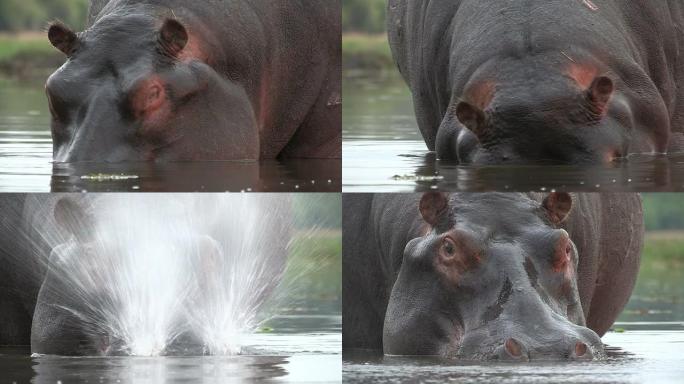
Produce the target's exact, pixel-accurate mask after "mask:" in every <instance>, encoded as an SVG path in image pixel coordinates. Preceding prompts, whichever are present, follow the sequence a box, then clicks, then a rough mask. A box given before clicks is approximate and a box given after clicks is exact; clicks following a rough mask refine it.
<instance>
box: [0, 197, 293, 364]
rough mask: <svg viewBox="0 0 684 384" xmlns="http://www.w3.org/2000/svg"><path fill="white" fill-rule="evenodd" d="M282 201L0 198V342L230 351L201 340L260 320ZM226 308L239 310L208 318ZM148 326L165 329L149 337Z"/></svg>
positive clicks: (280, 260) (57, 351) (59, 348)
mask: <svg viewBox="0 0 684 384" xmlns="http://www.w3.org/2000/svg"><path fill="white" fill-rule="evenodd" d="M289 203H290V199H289V197H288V196H278V195H272V196H238V195H235V196H234V197H232V198H227V197H226V196H220V195H205V196H190V195H166V197H164V198H160V196H154V195H149V196H140V197H135V196H126V195H116V194H114V195H110V194H90V195H70V194H49V195H16V196H13V197H12V198H11V199H10V198H9V197H3V198H2V199H0V205H1V206H2V207H15V208H14V209H13V210H12V211H4V212H12V215H8V216H6V218H7V217H11V218H10V219H3V229H6V230H3V231H2V234H3V235H2V239H1V240H2V242H0V251H1V252H0V257H1V258H0V261H1V262H2V264H1V265H2V268H0V277H2V280H0V283H1V284H2V286H3V290H2V291H0V306H1V307H0V308H1V309H2V311H0V313H1V315H0V317H2V318H3V320H4V324H5V325H4V326H3V329H2V330H1V331H0V345H29V344H30V348H31V352H32V353H34V354H40V355H42V354H48V355H63V356H121V355H151V354H153V355H203V354H219V353H223V354H226V353H235V352H239V350H236V349H234V347H235V345H237V346H238V347H239V344H237V342H236V341H234V340H216V339H218V337H212V338H209V336H214V335H216V334H218V331H219V330H218V329H215V327H216V326H222V325H225V324H226V323H227V322H229V321H232V320H234V318H233V317H231V316H238V315H241V316H242V315H244V316H246V317H248V318H249V319H256V321H258V319H259V318H260V311H261V310H262V309H263V306H264V305H265V303H266V302H267V300H268V299H269V298H270V297H271V296H272V293H273V291H274V290H275V289H276V287H277V286H278V284H279V283H280V281H281V280H282V276H283V273H284V271H285V268H286V261H287V253H288V252H287V250H288V244H289V242H290V239H291V235H292V233H291V230H292V225H291V221H290V219H291V215H290V214H289V206H290V204H289ZM146 209H147V210H146ZM137 212H140V213H143V212H145V213H143V214H142V215H140V214H139V213H137ZM155 212H156V213H155ZM189 212H194V214H192V215H190V216H188V214H189ZM226 212H232V213H235V214H236V216H235V217H233V216H232V215H225V213H226ZM136 215H140V216H136ZM257 218H261V219H262V220H266V222H261V221H259V220H258V219H257ZM5 221H6V222H5ZM256 228H258V231H257V230H256ZM18 229H20V230H18ZM255 255H258V257H255ZM141 256H144V257H141ZM247 256H250V257H247ZM255 263H256V264H255ZM160 265H162V266H163V268H160ZM5 266H7V268H5ZM150 270H153V271H155V272H154V273H150V272H149V271H150ZM122 271H124V272H122ZM230 276H245V278H244V279H243V280H240V284H241V286H243V287H245V288H243V289H242V290H240V289H238V290H235V289H234V287H232V286H231V284H234V283H235V281H236V280H235V279H239V278H235V279H233V278H231V279H228V280H227V277H230ZM7 277H9V279H8V278H7ZM231 287H232V288H231ZM5 288H6V289H5ZM234 292H237V296H235V295H233V293H234ZM226 301H230V302H231V305H235V306H239V308H240V312H239V314H234V313H233V312H234V311H233V312H231V311H228V310H226V311H223V312H225V313H223V312H221V311H219V312H218V313H216V312H215V310H216V308H225V307H226ZM155 309H156V310H157V311H155ZM230 324H232V325H233V326H234V327H237V326H238V325H241V324H242V323H241V322H240V321H235V322H233V323H230ZM256 325H257V323H255V322H254V320H251V322H246V323H245V324H244V325H243V326H244V327H245V329H238V330H237V333H238V334H237V335H233V336H235V337H237V336H239V332H240V331H242V332H245V331H250V330H251V329H248V328H249V327H250V326H252V327H254V326H256ZM157 330H162V331H164V332H165V331H166V330H168V332H167V333H163V334H161V336H162V337H161V338H160V337H158V336H159V335H150V334H151V333H152V332H157ZM221 331H223V332H222V333H221V334H220V335H221V336H223V335H224V334H227V333H228V331H229V330H227V329H221ZM148 335H150V336H151V337H149V338H148V337H147V336H148ZM152 336H156V337H152ZM167 336H168V337H167ZM228 336H231V335H228ZM207 340H209V341H207ZM160 341H161V342H160ZM150 343H153V344H152V345H151V344H150ZM226 346H227V347H226ZM231 348H233V349H231Z"/></svg>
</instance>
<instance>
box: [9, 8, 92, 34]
mask: <svg viewBox="0 0 684 384" xmlns="http://www.w3.org/2000/svg"><path fill="white" fill-rule="evenodd" d="M87 11H88V0H0V31H3V32H6V31H10V32H21V31H39V30H41V29H43V28H45V25H46V24H47V23H48V21H50V20H54V19H59V20H61V21H63V22H65V23H67V24H68V25H71V26H72V27H74V28H82V27H83V23H84V21H85V19H86V14H87Z"/></svg>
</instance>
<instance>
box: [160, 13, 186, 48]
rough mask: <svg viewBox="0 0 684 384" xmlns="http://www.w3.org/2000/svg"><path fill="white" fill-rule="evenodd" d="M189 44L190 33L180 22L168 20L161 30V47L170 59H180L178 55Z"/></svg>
mask: <svg viewBox="0 0 684 384" xmlns="http://www.w3.org/2000/svg"><path fill="white" fill-rule="evenodd" d="M187 44H188V31H187V30H186V29H185V27H184V26H183V24H181V23H180V22H179V21H178V20H174V19H166V20H164V25H162V27H161V29H160V30H159V46H160V47H161V49H162V51H163V52H164V53H165V54H166V55H167V56H169V57H174V58H175V57H178V54H179V53H180V52H181V51H182V50H183V49H184V48H185V46H186V45H187Z"/></svg>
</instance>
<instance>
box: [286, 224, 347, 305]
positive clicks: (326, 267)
mask: <svg viewBox="0 0 684 384" xmlns="http://www.w3.org/2000/svg"><path fill="white" fill-rule="evenodd" d="M284 281H285V282H286V285H288V286H290V287H291V288H293V290H292V291H290V292H288V295H289V296H290V297H291V298H292V299H294V301H295V302H299V303H300V304H308V305H310V304H311V303H318V304H319V306H321V308H325V309H331V308H333V309H335V308H337V309H338V310H339V308H340V306H341V303H342V232H341V231H340V230H319V231H314V232H313V233H306V232H301V233H298V234H297V235H296V236H295V237H294V239H293V241H292V244H291V245H290V257H289V260H288V265H287V269H286V271H285V276H284Z"/></svg>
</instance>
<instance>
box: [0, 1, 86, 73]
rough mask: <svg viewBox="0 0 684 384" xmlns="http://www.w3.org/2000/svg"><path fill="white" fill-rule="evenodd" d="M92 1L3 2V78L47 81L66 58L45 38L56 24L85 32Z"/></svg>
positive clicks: (0, 26)
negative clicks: (43, 79)
mask: <svg viewBox="0 0 684 384" xmlns="http://www.w3.org/2000/svg"><path fill="white" fill-rule="evenodd" d="M87 13H88V0H0V75H4V76H9V77H13V78H20V79H34V78H42V77H45V76H46V75H47V74H49V73H50V72H52V71H54V70H55V69H56V68H58V67H59V66H60V65H61V64H62V63H63V62H64V57H63V55H62V54H61V53H59V52H57V50H56V49H54V48H53V47H52V46H51V45H50V43H49V42H48V40H47V37H46V36H45V28H46V26H47V25H48V23H49V22H50V21H52V20H61V21H63V22H64V23H66V24H67V25H69V26H71V27H72V28H74V29H76V30H81V29H83V27H84V25H85V21H86V17H87Z"/></svg>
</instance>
